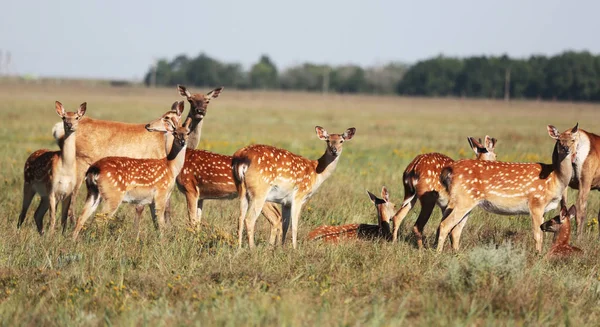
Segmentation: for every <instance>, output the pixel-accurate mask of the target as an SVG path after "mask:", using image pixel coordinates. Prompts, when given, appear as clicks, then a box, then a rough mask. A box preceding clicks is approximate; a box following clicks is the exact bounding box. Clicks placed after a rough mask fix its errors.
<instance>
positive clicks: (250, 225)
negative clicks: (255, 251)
mask: <svg viewBox="0 0 600 327" xmlns="http://www.w3.org/2000/svg"><path fill="white" fill-rule="evenodd" d="M266 198H267V195H266V194H265V195H263V196H255V197H254V198H253V199H252V200H251V201H250V203H249V204H248V215H247V216H246V219H245V223H246V231H247V234H248V246H249V247H250V248H251V249H252V248H254V226H255V225H256V220H257V219H258V216H259V215H260V212H261V210H262V207H263V206H264V205H265V200H266Z"/></svg>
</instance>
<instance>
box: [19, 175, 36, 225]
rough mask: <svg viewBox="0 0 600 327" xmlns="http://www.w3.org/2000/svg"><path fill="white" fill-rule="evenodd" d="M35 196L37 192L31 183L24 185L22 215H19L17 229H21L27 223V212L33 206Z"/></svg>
mask: <svg viewBox="0 0 600 327" xmlns="http://www.w3.org/2000/svg"><path fill="white" fill-rule="evenodd" d="M34 196H35V190H34V189H33V187H32V186H31V184H29V183H25V184H24V185H23V206H22V207H21V214H20V215H19V221H18V222H17V228H21V225H23V222H24V221H25V217H26V216H27V210H28V209H29V206H30V205H31V200H33V197H34Z"/></svg>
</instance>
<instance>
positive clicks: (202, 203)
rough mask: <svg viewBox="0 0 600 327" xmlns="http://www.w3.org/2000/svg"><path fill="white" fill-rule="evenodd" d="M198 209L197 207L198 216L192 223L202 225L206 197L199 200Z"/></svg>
mask: <svg viewBox="0 0 600 327" xmlns="http://www.w3.org/2000/svg"><path fill="white" fill-rule="evenodd" d="M197 203H198V209H196V218H195V219H194V220H193V221H192V224H194V225H196V226H200V222H201V221H202V209H204V199H200V200H198V202H197Z"/></svg>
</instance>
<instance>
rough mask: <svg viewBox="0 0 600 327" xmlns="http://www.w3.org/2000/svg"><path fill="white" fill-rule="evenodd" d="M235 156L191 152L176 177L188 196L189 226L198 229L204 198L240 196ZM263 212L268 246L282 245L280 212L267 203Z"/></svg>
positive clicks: (188, 151)
mask: <svg viewBox="0 0 600 327" xmlns="http://www.w3.org/2000/svg"><path fill="white" fill-rule="evenodd" d="M232 158H233V157H232V156H228V155H223V154H218V153H213V152H209V151H205V150H194V149H188V150H187V151H186V153H185V163H184V165H183V169H182V170H181V173H179V175H178V176H177V180H176V182H177V184H176V185H177V188H178V189H179V191H181V193H183V194H184V195H185V198H186V202H187V208H188V220H189V223H190V225H192V226H198V225H199V223H200V220H201V219H202V207H203V204H204V200H205V199H216V200H222V199H233V198H236V197H237V196H238V193H237V188H236V186H235V182H234V181H233V173H232V170H231V160H232ZM262 213H263V215H264V216H265V218H267V220H268V221H269V223H270V224H271V236H270V238H269V243H270V244H271V245H275V244H276V243H280V242H281V234H282V231H281V213H280V212H279V210H278V209H277V208H276V207H275V206H274V205H273V204H272V203H269V202H265V205H264V206H263V208H262Z"/></svg>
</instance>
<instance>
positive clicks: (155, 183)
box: [73, 101, 191, 240]
mask: <svg viewBox="0 0 600 327" xmlns="http://www.w3.org/2000/svg"><path fill="white" fill-rule="evenodd" d="M173 109H174V111H176V112H178V113H181V112H182V111H183V101H179V102H175V103H174V104H173ZM159 122H160V124H154V125H147V126H146V128H147V130H148V131H149V132H163V133H168V134H171V135H172V136H171V137H164V140H163V146H164V147H165V149H166V153H167V156H166V157H163V158H161V159H139V158H127V157H106V158H102V159H100V160H98V161H97V162H95V163H94V164H93V165H91V166H90V168H89V169H88V171H87V173H86V186H87V190H88V195H87V198H86V202H85V205H84V208H83V212H82V213H81V216H80V217H79V218H78V219H77V224H76V226H75V230H74V232H73V240H76V239H77V236H78V235H79V232H80V231H81V228H82V227H83V225H84V224H85V222H86V220H87V219H88V218H89V216H90V215H91V214H92V213H94V211H96V209H97V208H98V205H99V204H100V202H101V201H102V200H104V202H105V203H104V206H103V212H104V213H107V214H109V215H110V216H112V215H113V214H114V213H115V212H116V210H117V208H118V207H119V205H120V204H121V203H122V202H128V203H135V204H138V205H146V204H149V205H150V209H151V214H152V219H153V221H155V222H156V224H155V226H156V227H157V229H158V230H159V231H160V230H161V229H162V227H163V225H164V213H165V206H166V203H167V200H168V199H169V197H170V195H171V191H172V190H173V186H174V185H175V178H176V177H177V175H178V174H179V172H180V171H181V168H182V167H183V162H184V160H185V150H186V147H187V143H186V142H187V138H188V134H189V133H190V129H189V126H190V125H191V119H186V122H185V124H184V125H183V126H179V127H177V126H178V125H179V124H174V123H173V121H162V120H159ZM177 123H178V121H177ZM157 125H158V126H157ZM161 135H162V133H161Z"/></svg>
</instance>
